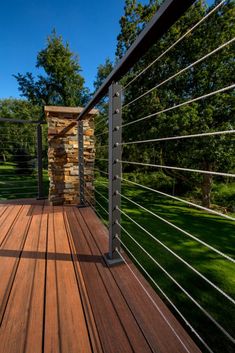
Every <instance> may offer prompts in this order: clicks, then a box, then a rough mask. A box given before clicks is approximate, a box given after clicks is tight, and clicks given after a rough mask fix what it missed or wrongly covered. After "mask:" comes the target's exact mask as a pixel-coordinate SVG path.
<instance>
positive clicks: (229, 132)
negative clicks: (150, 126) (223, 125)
mask: <svg viewBox="0 0 235 353" xmlns="http://www.w3.org/2000/svg"><path fill="white" fill-rule="evenodd" d="M234 133H235V130H224V131H213V132H204V133H200V134H192V135H179V136H169V137H162V138H156V139H150V140H139V141H127V142H122V143H119V144H118V146H126V145H135V144H139V143H151V142H160V141H170V140H180V139H188V138H194V137H204V136H216V135H227V134H234Z"/></svg>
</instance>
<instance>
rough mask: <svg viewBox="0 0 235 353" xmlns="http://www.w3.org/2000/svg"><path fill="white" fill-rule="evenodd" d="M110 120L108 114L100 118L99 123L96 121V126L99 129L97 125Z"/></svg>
mask: <svg viewBox="0 0 235 353" xmlns="http://www.w3.org/2000/svg"><path fill="white" fill-rule="evenodd" d="M104 121H105V122H108V116H105V117H103V118H102V119H101V120H99V121H98V122H97V123H96V122H95V128H96V129H97V126H99V125H100V124H102V123H103V122H104Z"/></svg>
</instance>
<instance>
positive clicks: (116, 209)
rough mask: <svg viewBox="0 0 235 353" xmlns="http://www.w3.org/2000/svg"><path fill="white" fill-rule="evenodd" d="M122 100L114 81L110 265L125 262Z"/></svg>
mask: <svg viewBox="0 0 235 353" xmlns="http://www.w3.org/2000/svg"><path fill="white" fill-rule="evenodd" d="M121 108H122V102H121V85H119V84H116V83H112V84H111V86H110V87H109V252H108V254H106V256H105V259H106V262H107V264H108V265H114V264H117V263H120V262H123V260H122V259H121V257H120V255H119V254H118V252H117V250H118V251H120V242H119V240H118V239H117V236H118V237H120V235H121V229H120V226H119V225H118V223H120V220H121V212H120V208H121V196H120V194H121V179H120V178H121V172H122V167H121V163H119V162H118V160H121V154H122V147H121V146H120V143H121V141H122V129H121V128H120V127H121V125H122V112H121Z"/></svg>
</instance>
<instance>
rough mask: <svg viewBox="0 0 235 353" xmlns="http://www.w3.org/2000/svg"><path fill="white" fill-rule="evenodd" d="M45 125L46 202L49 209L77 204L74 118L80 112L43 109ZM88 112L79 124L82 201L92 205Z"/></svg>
mask: <svg viewBox="0 0 235 353" xmlns="http://www.w3.org/2000/svg"><path fill="white" fill-rule="evenodd" d="M44 109H45V114H46V119H47V122H48V174H49V180H50V188H49V201H50V203H51V204H52V205H64V204H73V205H79V204H80V197H79V165H78V156H79V150H78V125H77V117H78V115H79V114H80V112H81V111H82V108H80V107H78V108H77V107H76V108H69V107H54V106H46V107H45V108H44ZM95 115H97V111H96V110H94V109H93V110H92V111H91V112H90V113H89V115H88V116H87V118H86V119H84V120H83V133H84V134H83V135H84V180H85V190H87V191H88V192H86V193H85V196H86V200H87V201H90V202H91V201H92V200H91V199H92V196H93V179H94V174H93V173H94V171H93V169H94V159H95V146H94V117H95Z"/></svg>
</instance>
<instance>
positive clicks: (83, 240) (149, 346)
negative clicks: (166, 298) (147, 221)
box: [0, 200, 200, 353]
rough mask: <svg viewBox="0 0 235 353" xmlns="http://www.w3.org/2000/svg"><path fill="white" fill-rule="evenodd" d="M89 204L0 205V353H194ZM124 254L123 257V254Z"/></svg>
mask: <svg viewBox="0 0 235 353" xmlns="http://www.w3.org/2000/svg"><path fill="white" fill-rule="evenodd" d="M107 235H108V233H107V229H106V228H105V227H104V225H103V224H102V223H101V221H100V220H99V219H98V218H97V216H96V214H95V213H94V212H93V211H92V209H90V208H81V209H77V208H76V207H51V206H47V205H46V202H44V201H33V200H16V201H13V202H12V201H11V202H9V203H2V204H0V352H1V353H23V352H24V353H25V352H26V353H29V352H32V353H37V352H38V353H42V352H55V353H57V352H60V353H65V352H66V353H75V352H76V353H86V352H104V353H126V352H132V353H133V352H136V353H145V352H146V353H148V352H149V353H150V352H158V353H175V352H177V353H182V352H195V353H198V352H200V351H199V349H198V348H197V347H196V345H195V344H194V343H193V341H192V340H191V338H190V337H189V336H188V334H187V333H186V332H185V330H184V329H183V328H182V326H181V325H180V324H179V323H178V321H177V320H176V319H175V317H174V316H173V315H172V314H171V312H170V311H169V310H168V308H167V307H166V306H165V304H164V303H163V302H162V300H161V299H160V298H159V297H158V296H157V294H156V293H155V292H154V291H153V289H152V288H151V287H150V286H149V284H148V283H147V282H146V281H145V279H144V278H143V277H142V276H141V274H140V273H139V272H138V270H137V269H136V268H135V266H134V265H133V264H132V263H131V262H130V260H129V259H128V258H127V257H126V260H127V261H128V263H129V265H130V267H131V269H132V271H133V272H134V273H135V275H136V276H137V278H138V279H139V281H140V282H141V284H142V285H143V286H144V288H145V289H146V290H147V291H148V293H149V294H150V295H151V296H152V297H153V298H154V301H155V303H156V304H155V305H153V302H152V301H151V300H150V298H149V297H148V296H147V295H146V292H145V291H144V289H143V287H142V286H141V285H140V283H139V282H138V281H137V280H136V278H135V277H134V276H133V273H132V272H131V271H130V268H128V267H127V266H126V265H125V264H122V265H119V266H117V267H113V268H108V267H107V266H106V265H105V262H104V260H103V256H102V254H103V253H104V252H106V251H107V244H108V238H107ZM124 256H125V255H124Z"/></svg>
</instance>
